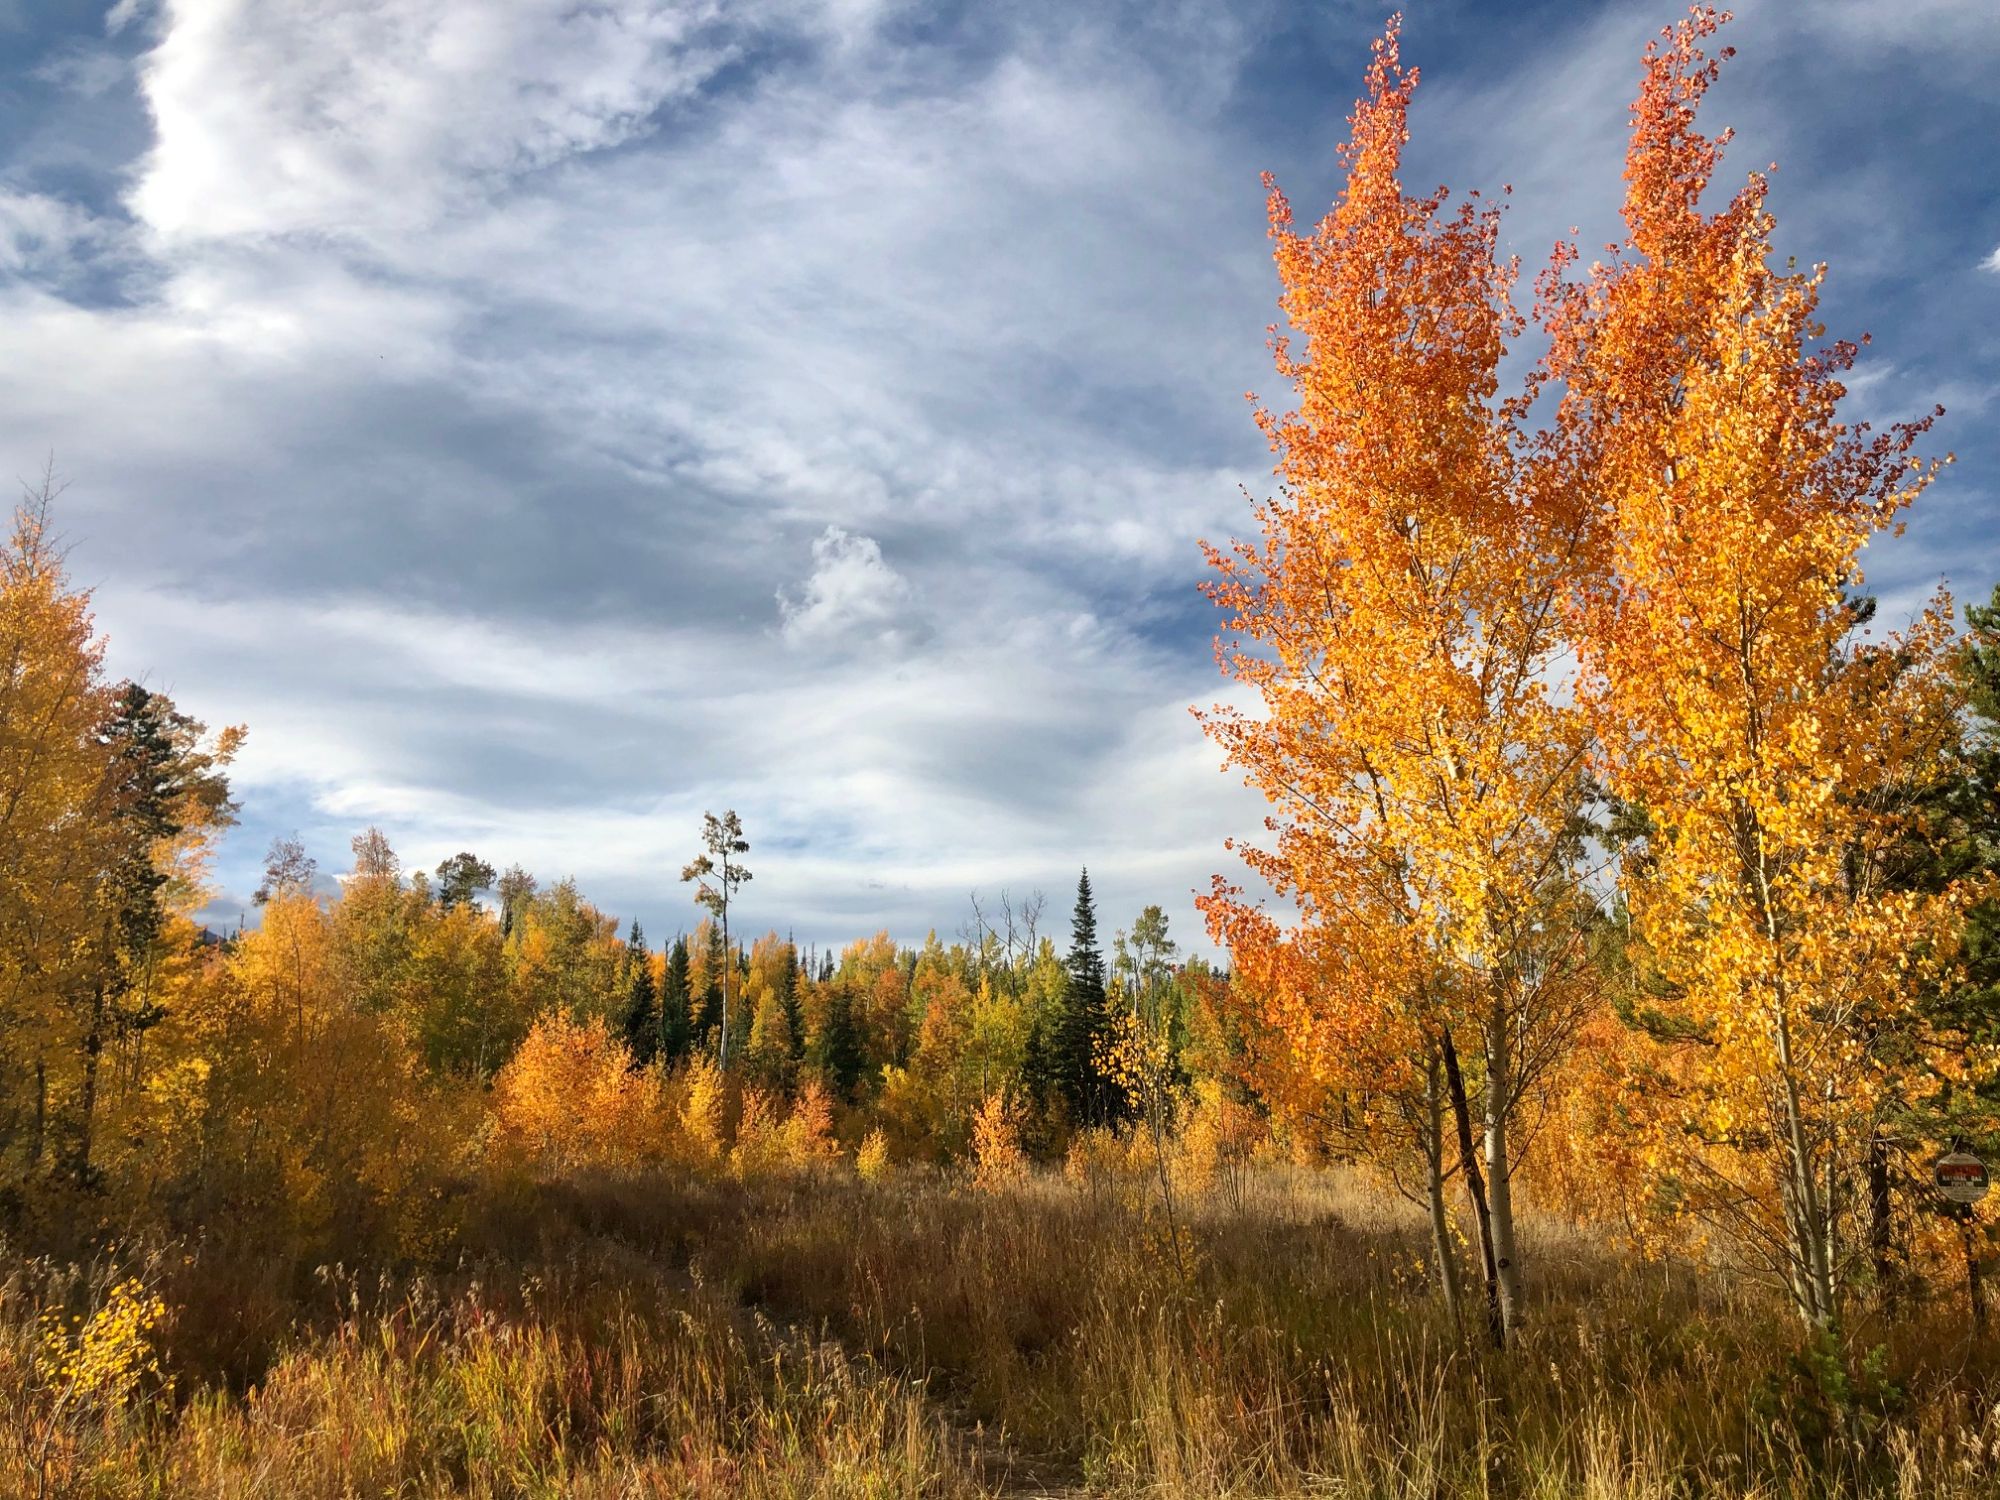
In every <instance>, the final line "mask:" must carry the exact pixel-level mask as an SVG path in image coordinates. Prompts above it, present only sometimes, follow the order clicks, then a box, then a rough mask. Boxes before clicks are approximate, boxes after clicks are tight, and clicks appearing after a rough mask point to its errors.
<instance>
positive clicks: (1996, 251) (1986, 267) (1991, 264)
mask: <svg viewBox="0 0 2000 1500" xmlns="http://www.w3.org/2000/svg"><path fill="white" fill-rule="evenodd" d="M1979 268H1980V269H1981V270H1982V271H1992V272H1995V273H1996V274H2000V245H1995V246H1994V247H1993V253H1992V254H1991V255H1989V256H1987V257H1986V259H1984V260H1982V261H1981V262H1980V263H1979Z"/></svg>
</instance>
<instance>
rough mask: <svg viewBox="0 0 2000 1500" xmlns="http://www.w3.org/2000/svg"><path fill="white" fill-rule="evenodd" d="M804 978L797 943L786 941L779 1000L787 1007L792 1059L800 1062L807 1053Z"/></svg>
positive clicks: (786, 1014) (786, 1023) (794, 1061)
mask: <svg viewBox="0 0 2000 1500" xmlns="http://www.w3.org/2000/svg"><path fill="white" fill-rule="evenodd" d="M801 984H802V980H801V978H800V975H799V949H798V945H797V944H796V943H793V942H791V941H789V940H788V941H787V942H786V943H785V979H784V988H783V989H782V990H781V991H780V992H779V996H778V998H779V1001H780V1003H781V1004H782V1005H783V1006H784V1008H785V1025H786V1027H787V1028H789V1030H788V1035H789V1037H790V1042H789V1048H788V1050H789V1054H790V1061H791V1062H792V1063H794V1064H796V1063H798V1062H799V1061H800V1060H801V1059H803V1058H804V1057H805V1055H806V1010H805V1006H804V1004H803V1003H801V1001H800V998H799V990H800V987H801Z"/></svg>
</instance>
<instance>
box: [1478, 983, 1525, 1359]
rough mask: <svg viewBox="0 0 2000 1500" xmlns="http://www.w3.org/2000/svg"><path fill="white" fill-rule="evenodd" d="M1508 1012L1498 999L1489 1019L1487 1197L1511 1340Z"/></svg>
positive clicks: (1515, 1268) (1516, 1263) (1513, 1275)
mask: <svg viewBox="0 0 2000 1500" xmlns="http://www.w3.org/2000/svg"><path fill="white" fill-rule="evenodd" d="M1507 1042H1508V1039H1507V1016H1506V1011H1505V1010H1504V1008H1503V1007H1502V1006H1501V1004H1500V1002H1499V997H1498V996H1497V995H1496V996H1495V997H1494V1003H1493V1009H1492V1011H1491V1013H1490V1014H1489V1015H1488V1016H1487V1020H1486V1194H1487V1199H1488V1202H1489V1203H1490V1205H1491V1208H1492V1214H1493V1277H1494V1283H1495V1288H1496V1290H1497V1291H1498V1293H1499V1297H1500V1322H1501V1325H1502V1326H1503V1327H1504V1328H1505V1329H1506V1331H1507V1335H1508V1337H1510V1338H1511V1337H1512V1336H1513V1334H1514V1331H1515V1330H1516V1329H1518V1328H1519V1327H1520V1326H1521V1272H1520V1260H1519V1256H1518V1254H1517V1253H1516V1250H1515V1246H1514V1164H1513V1159H1512V1146H1511V1144H1510V1142H1509V1140H1508V1135H1507V1126H1508V1118H1509V1116H1510V1115H1511V1114H1512V1113H1513V1109H1514V1099H1513V1087H1514V1069H1513V1056H1512V1052H1511V1050H1510V1048H1509V1047H1508V1044H1507Z"/></svg>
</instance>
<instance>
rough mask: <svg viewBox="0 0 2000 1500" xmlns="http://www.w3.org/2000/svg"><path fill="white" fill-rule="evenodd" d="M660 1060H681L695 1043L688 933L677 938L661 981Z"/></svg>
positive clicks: (670, 951) (668, 956)
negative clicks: (689, 974)
mask: <svg viewBox="0 0 2000 1500" xmlns="http://www.w3.org/2000/svg"><path fill="white" fill-rule="evenodd" d="M659 1015H660V1052H659V1055H660V1060H661V1061H662V1062H665V1063H669V1064H672V1063H677V1062H679V1061H680V1060H681V1059H682V1058H683V1057H686V1056H687V1054H688V1052H689V1050H690V1049H691V1048H692V1047H693V1045H694V1016H693V1014H692V1011H691V1009H690V997H689V994H688V945H687V939H686V937H677V938H675V939H674V946H673V947H672V948H671V949H669V950H668V953H667V967H666V973H665V975H664V976H663V977H662V979H661V981H660V1010H659Z"/></svg>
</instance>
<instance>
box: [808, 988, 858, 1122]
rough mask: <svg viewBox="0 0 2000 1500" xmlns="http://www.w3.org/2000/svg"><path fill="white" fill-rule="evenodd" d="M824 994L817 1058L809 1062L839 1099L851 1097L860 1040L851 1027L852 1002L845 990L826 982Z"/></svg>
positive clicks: (855, 1078)
mask: <svg viewBox="0 0 2000 1500" xmlns="http://www.w3.org/2000/svg"><path fill="white" fill-rule="evenodd" d="M826 983H827V992H826V1029H825V1030H824V1031H822V1032H821V1033H820V1035H819V1045H818V1049H817V1054H818V1055H817V1056H815V1057H814V1058H813V1059H812V1061H813V1064H814V1066H815V1067H817V1068H818V1069H819V1071H820V1072H821V1074H823V1075H824V1076H825V1078H826V1081H827V1083H828V1085H829V1086H830V1087H831V1088H832V1089H833V1091H834V1093H835V1094H837V1095H838V1096H839V1097H840V1098H842V1099H848V1098H851V1097H853V1093H854V1086H855V1084H856V1083H858V1082H859V1081H860V1079H861V1037H860V1035H859V1034H858V1033H857V1032H856V1030H855V1026H854V1000H853V997H852V996H851V995H850V994H848V991H847V986H846V985H844V984H835V983H833V982H832V980H831V979H830V978H829V979H828V980H827V981H826Z"/></svg>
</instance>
